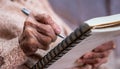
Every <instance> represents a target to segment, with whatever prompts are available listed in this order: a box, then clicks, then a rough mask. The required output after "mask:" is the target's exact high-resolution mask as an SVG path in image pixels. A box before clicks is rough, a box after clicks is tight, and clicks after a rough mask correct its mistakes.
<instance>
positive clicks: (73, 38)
mask: <svg viewBox="0 0 120 69" xmlns="http://www.w3.org/2000/svg"><path fill="white" fill-rule="evenodd" d="M90 32H91V27H90V26H89V25H88V24H85V23H83V24H81V25H80V26H79V27H78V28H77V29H76V30H75V31H73V32H72V33H71V34H70V35H69V36H68V37H66V38H65V39H64V40H63V41H62V42H61V43H59V44H58V45H57V46H56V47H55V48H53V49H52V50H51V51H50V52H48V53H47V54H46V55H45V56H44V57H43V58H42V59H40V60H39V61H38V62H37V63H36V64H35V65H34V66H33V67H32V69H44V68H48V67H49V66H50V65H51V64H53V63H54V62H55V61H57V60H58V59H60V58H61V57H62V56H63V55H64V54H66V53H67V52H68V51H69V50H71V49H72V48H73V47H75V46H76V45H77V44H78V43H80V42H81V41H82V40H84V39H85V38H86V37H88V36H89V35H90Z"/></svg>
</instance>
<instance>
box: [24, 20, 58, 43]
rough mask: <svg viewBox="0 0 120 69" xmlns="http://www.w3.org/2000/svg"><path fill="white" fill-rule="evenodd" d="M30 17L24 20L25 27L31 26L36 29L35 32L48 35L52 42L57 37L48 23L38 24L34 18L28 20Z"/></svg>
mask: <svg viewBox="0 0 120 69" xmlns="http://www.w3.org/2000/svg"><path fill="white" fill-rule="evenodd" d="M30 20H31V19H30V18H29V19H28V20H27V21H26V22H25V25H26V27H29V26H31V27H33V28H35V29H36V30H37V32H39V33H41V34H43V35H46V36H49V37H51V39H52V42H53V41H55V40H56V39H57V36H56V34H55V33H54V31H53V29H52V27H51V26H50V25H45V24H40V23H37V22H35V21H34V20H32V21H30Z"/></svg>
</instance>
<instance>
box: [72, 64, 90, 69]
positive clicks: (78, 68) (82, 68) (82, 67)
mask: <svg viewBox="0 0 120 69" xmlns="http://www.w3.org/2000/svg"><path fill="white" fill-rule="evenodd" d="M72 69H92V66H91V65H88V64H87V65H84V66H75V67H73V68H72Z"/></svg>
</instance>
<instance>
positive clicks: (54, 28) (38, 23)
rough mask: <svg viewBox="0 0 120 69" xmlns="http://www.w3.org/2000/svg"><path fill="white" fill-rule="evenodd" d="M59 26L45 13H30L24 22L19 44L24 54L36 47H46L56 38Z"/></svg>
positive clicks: (34, 50)
mask: <svg viewBox="0 0 120 69" xmlns="http://www.w3.org/2000/svg"><path fill="white" fill-rule="evenodd" d="M59 33H60V28H59V27H58V25H57V24H55V23H54V21H53V20H52V18H51V17H50V16H48V15H46V14H37V15H30V16H29V17H28V18H27V19H26V21H25V23H24V29H23V33H22V35H21V36H20V38H19V44H20V47H21V48H22V50H23V51H24V52H25V53H26V55H32V54H34V53H35V52H36V51H37V49H38V48H39V49H44V50H46V49H48V48H49V44H50V43H51V42H53V41H55V40H56V38H57V36H56V35H57V34H59Z"/></svg>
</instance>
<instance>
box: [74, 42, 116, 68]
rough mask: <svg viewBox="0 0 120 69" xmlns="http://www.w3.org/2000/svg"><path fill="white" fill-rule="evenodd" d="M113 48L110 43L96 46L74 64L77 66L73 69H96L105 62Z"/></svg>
mask: <svg viewBox="0 0 120 69" xmlns="http://www.w3.org/2000/svg"><path fill="white" fill-rule="evenodd" d="M114 48H115V46H114V45H113V42H112V41H110V42H107V43H104V44H102V45H101V46H98V47H97V48H95V49H94V50H93V51H91V52H88V53H86V54H85V55H83V56H82V57H81V58H80V59H78V60H77V62H76V63H77V64H78V66H77V67H75V68H73V69H98V67H99V66H100V65H102V64H104V63H106V62H107V60H108V56H109V55H110V51H111V50H112V49H114Z"/></svg>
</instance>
